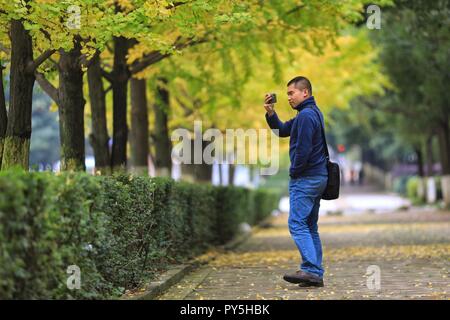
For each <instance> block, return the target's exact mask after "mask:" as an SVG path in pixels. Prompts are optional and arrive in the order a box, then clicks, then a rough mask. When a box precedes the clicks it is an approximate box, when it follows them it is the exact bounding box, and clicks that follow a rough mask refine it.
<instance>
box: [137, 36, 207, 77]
mask: <svg viewBox="0 0 450 320" xmlns="http://www.w3.org/2000/svg"><path fill="white" fill-rule="evenodd" d="M180 39H182V38H181V37H178V39H177V40H176V41H175V43H174V45H173V46H174V47H175V49H176V50H180V49H184V48H187V47H192V46H194V45H197V44H201V43H205V42H208V41H210V40H211V39H208V37H207V35H205V37H203V38H202V39H199V40H193V39H192V38H190V39H187V40H186V41H184V42H183V41H181V40H180ZM171 55H172V53H164V54H163V53H161V52H160V51H157V50H155V51H152V52H150V53H148V54H146V55H145V56H144V57H142V58H141V59H140V60H139V61H137V62H134V63H133V64H132V65H131V67H130V72H131V74H132V75H133V74H136V73H138V72H141V71H142V70H144V69H145V68H147V67H149V66H151V65H152V64H155V63H157V62H159V61H161V60H162V59H164V58H167V57H169V56H171Z"/></svg>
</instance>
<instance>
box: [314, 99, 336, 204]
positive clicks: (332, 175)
mask: <svg viewBox="0 0 450 320" xmlns="http://www.w3.org/2000/svg"><path fill="white" fill-rule="evenodd" d="M312 109H313V110H314V111H315V112H316V114H317V116H318V117H319V122H320V128H321V129H322V136H323V142H324V147H325V152H326V154H327V171H328V182H327V187H326V188H325V191H324V192H323V194H322V199H323V200H334V199H337V198H339V186H340V184H341V172H340V170H339V165H338V164H337V163H335V162H331V161H330V154H329V153H328V146H327V138H326V137H325V129H324V128H323V124H322V118H321V117H320V114H319V112H317V110H316V109H314V107H313V108H312Z"/></svg>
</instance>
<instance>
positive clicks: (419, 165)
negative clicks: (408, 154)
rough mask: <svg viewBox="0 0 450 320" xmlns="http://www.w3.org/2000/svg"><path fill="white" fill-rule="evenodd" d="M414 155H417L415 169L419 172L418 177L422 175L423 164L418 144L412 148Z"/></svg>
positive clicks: (423, 174)
mask: <svg viewBox="0 0 450 320" xmlns="http://www.w3.org/2000/svg"><path fill="white" fill-rule="evenodd" d="M414 151H415V153H416V156H417V171H418V173H419V177H424V176H425V173H424V168H423V167H424V166H423V156H422V150H420V146H419V147H417V148H415V149H414Z"/></svg>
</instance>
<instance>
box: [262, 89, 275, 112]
mask: <svg viewBox="0 0 450 320" xmlns="http://www.w3.org/2000/svg"><path fill="white" fill-rule="evenodd" d="M270 99H271V95H270V94H269V93H266V97H265V99H264V109H266V111H267V114H268V115H269V116H271V115H273V114H274V112H275V111H274V110H273V107H274V104H273V103H269V102H270Z"/></svg>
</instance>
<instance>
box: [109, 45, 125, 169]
mask: <svg viewBox="0 0 450 320" xmlns="http://www.w3.org/2000/svg"><path fill="white" fill-rule="evenodd" d="M127 53H128V40H127V39H126V38H124V37H114V65H113V71H112V80H113V82H112V90H113V146H112V155H111V166H112V169H113V170H126V165H127V139H128V127H127V94H128V88H127V86H128V79H129V70H128V66H127V59H126V56H127Z"/></svg>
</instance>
